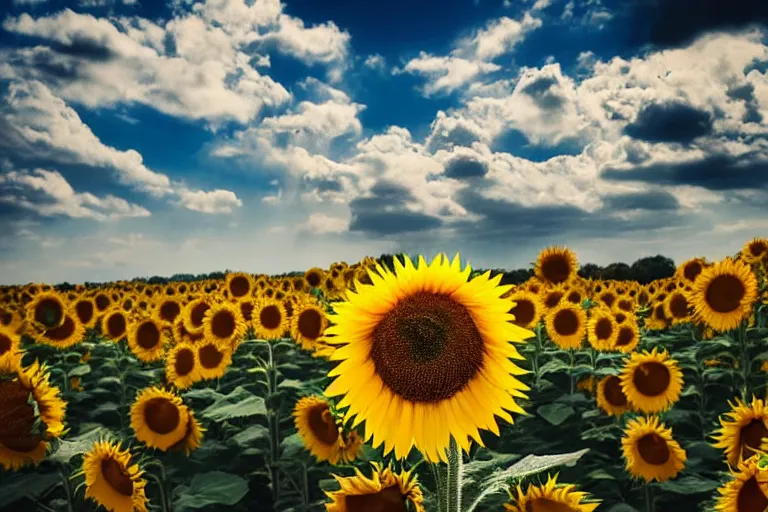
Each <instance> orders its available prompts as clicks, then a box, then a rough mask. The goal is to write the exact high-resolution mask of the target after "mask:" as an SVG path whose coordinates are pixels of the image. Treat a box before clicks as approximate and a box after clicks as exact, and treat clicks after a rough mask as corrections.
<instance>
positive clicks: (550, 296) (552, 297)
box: [544, 291, 563, 309]
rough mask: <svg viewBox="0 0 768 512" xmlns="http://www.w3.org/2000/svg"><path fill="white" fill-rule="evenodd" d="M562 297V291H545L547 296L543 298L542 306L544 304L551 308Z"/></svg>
mask: <svg viewBox="0 0 768 512" xmlns="http://www.w3.org/2000/svg"><path fill="white" fill-rule="evenodd" d="M562 298H563V292H561V291H551V292H549V293H547V296H546V297H545V298H544V306H546V308H547V309H552V308H554V307H555V306H557V305H558V304H559V303H560V299H562Z"/></svg>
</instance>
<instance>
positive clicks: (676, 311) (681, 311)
mask: <svg viewBox="0 0 768 512" xmlns="http://www.w3.org/2000/svg"><path fill="white" fill-rule="evenodd" d="M669 312H670V313H671V314H672V318H685V317H687V316H688V299H686V298H685V295H683V294H682V293H675V294H674V295H672V297H670V298H669Z"/></svg>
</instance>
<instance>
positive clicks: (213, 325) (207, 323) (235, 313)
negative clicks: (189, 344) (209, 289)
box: [203, 302, 248, 346]
mask: <svg viewBox="0 0 768 512" xmlns="http://www.w3.org/2000/svg"><path fill="white" fill-rule="evenodd" d="M247 329H248V326H247V325H246V324H245V320H243V315H242V314H241V313H240V309H239V308H238V307H237V306H236V305H235V304H231V303H229V302H219V303H215V304H212V305H211V307H210V308H209V309H208V310H207V311H206V312H205V318H204V320H203V333H204V334H205V339H206V340H209V341H214V342H216V343H221V344H223V345H230V346H235V345H236V344H237V343H238V342H239V341H240V339H241V338H242V337H243V335H244V334H245V331H246V330H247Z"/></svg>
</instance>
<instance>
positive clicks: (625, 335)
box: [611, 315, 640, 354]
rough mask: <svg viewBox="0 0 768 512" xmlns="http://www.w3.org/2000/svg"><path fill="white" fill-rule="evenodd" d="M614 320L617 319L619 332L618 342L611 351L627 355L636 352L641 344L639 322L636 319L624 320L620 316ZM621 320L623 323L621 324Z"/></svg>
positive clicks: (626, 318)
mask: <svg viewBox="0 0 768 512" xmlns="http://www.w3.org/2000/svg"><path fill="white" fill-rule="evenodd" d="M614 318H616V323H617V324H618V331H617V334H616V342H615V343H614V344H613V347H611V349H612V350H617V351H619V352H624V353H625V354H630V353H632V352H634V350H635V348H637V345H638V344H639V343H640V328H639V326H638V325H637V320H635V318H634V317H632V318H628V317H624V318H623V319H622V318H621V317H619V315H616V316H615V317H614ZM619 320H621V321H620V322H619Z"/></svg>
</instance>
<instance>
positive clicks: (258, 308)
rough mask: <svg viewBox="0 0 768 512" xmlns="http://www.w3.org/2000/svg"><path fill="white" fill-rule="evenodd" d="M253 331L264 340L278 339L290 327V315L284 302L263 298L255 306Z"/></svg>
mask: <svg viewBox="0 0 768 512" xmlns="http://www.w3.org/2000/svg"><path fill="white" fill-rule="evenodd" d="M252 325H253V332H254V334H255V335H256V337H257V338H259V339H262V340H276V339H279V338H281V337H282V336H283V334H285V331H286V330H287V329H288V315H287V314H286V312H285V307H284V306H283V303H282V302H280V301H278V300H275V299H261V300H260V301H258V302H257V303H256V305H255V306H254V308H253V322H252Z"/></svg>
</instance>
